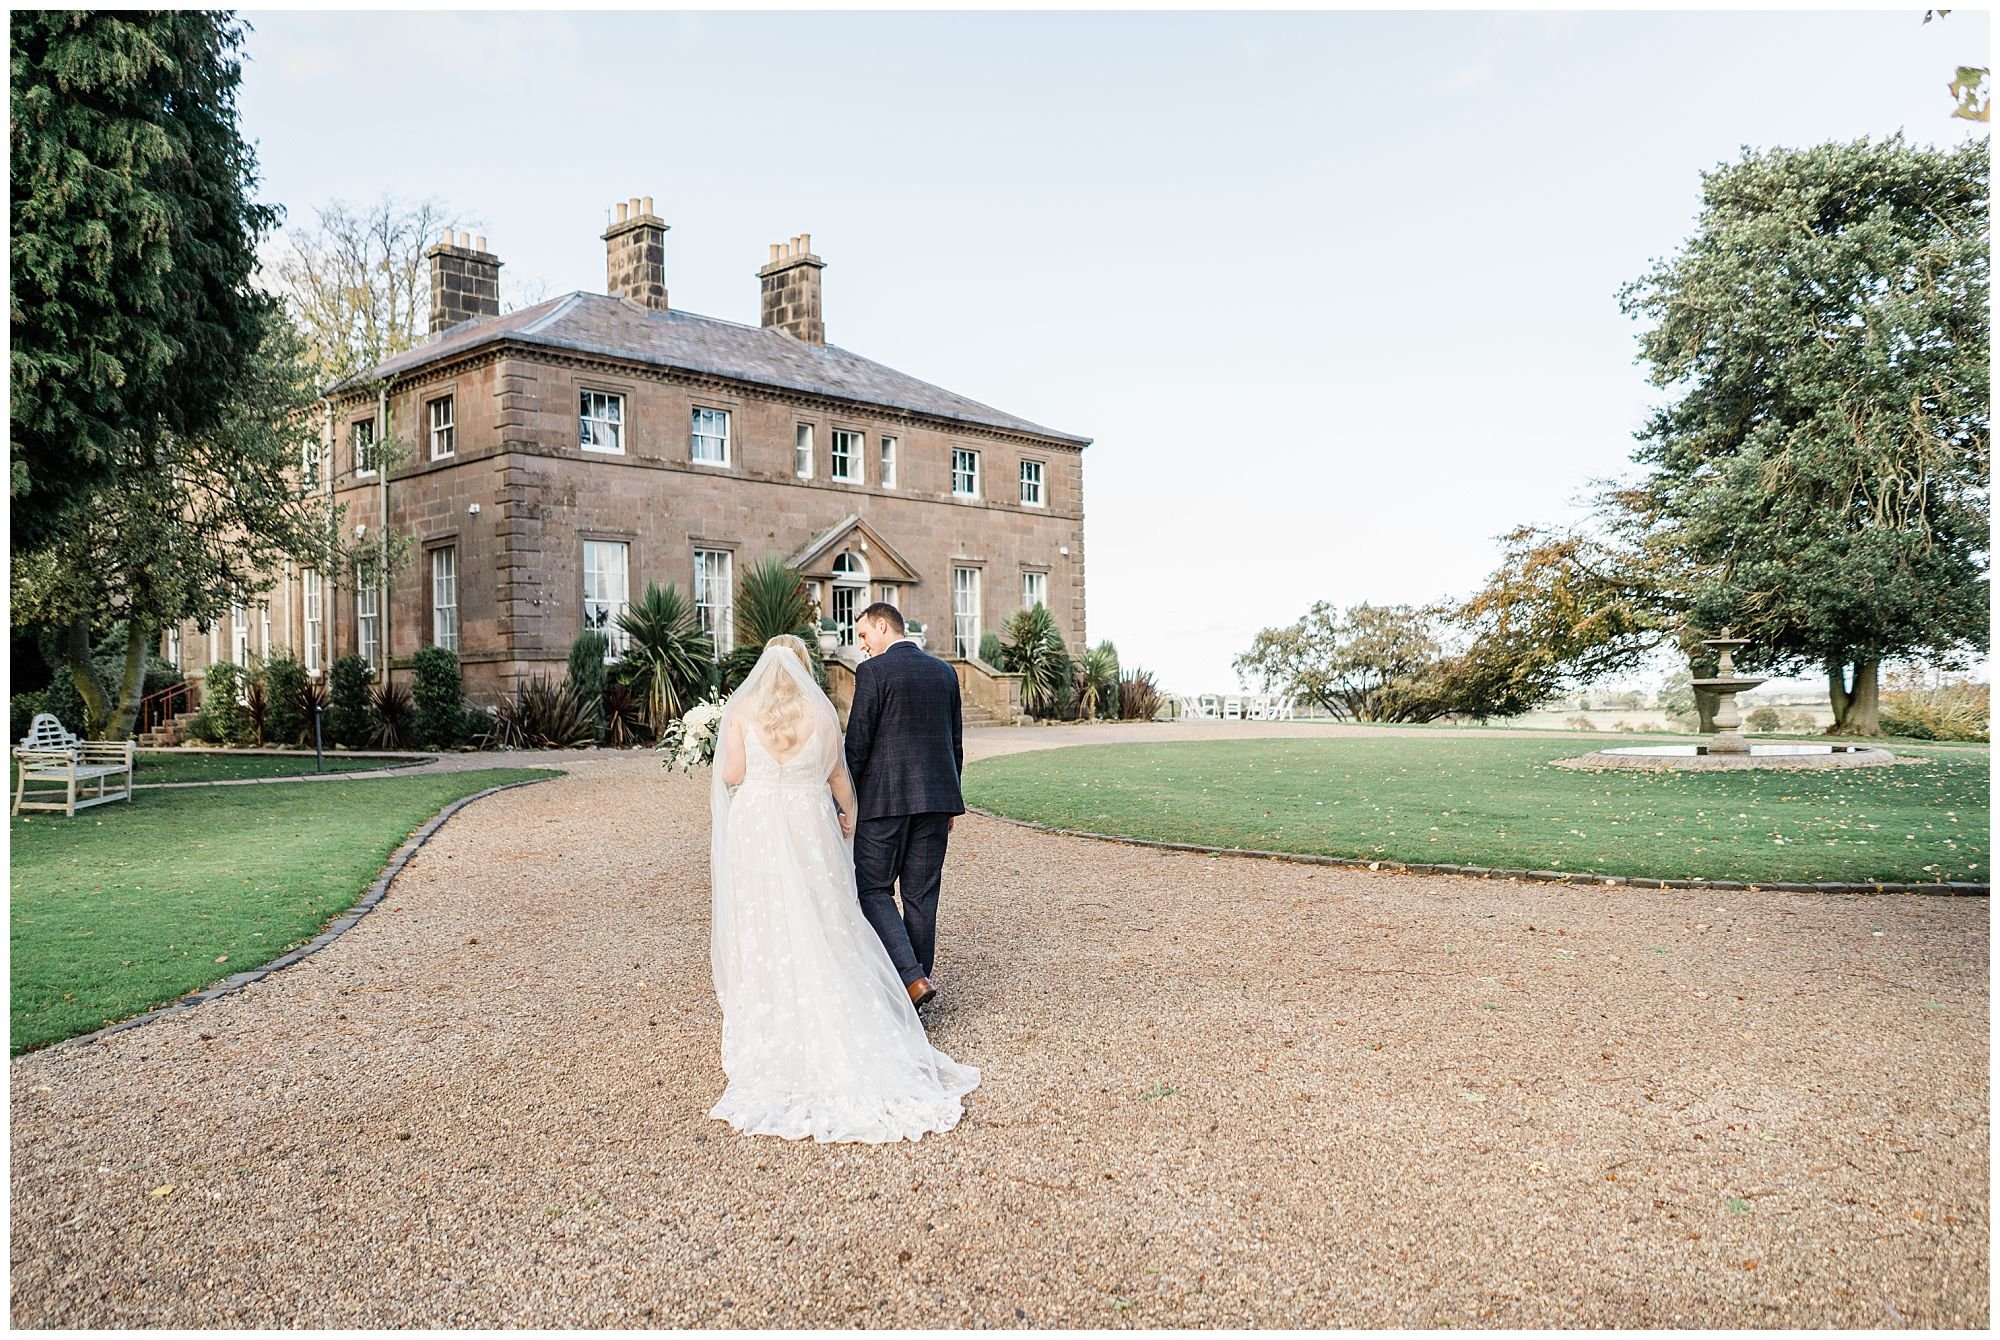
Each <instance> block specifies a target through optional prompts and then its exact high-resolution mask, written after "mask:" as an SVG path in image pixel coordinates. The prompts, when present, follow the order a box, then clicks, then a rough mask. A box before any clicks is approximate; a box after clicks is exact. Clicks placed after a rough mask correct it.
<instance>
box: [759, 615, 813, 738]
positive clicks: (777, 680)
mask: <svg viewBox="0 0 2000 1340" xmlns="http://www.w3.org/2000/svg"><path fill="white" fill-rule="evenodd" d="M773 647H783V648H784V649H785V650H786V651H789V652H791V653H792V654H793V655H794V656H797V657H798V658H799V664H800V665H801V666H803V667H804V668H805V672H806V673H807V674H809V675H810V674H811V673H812V654H811V653H810V652H808V651H807V650H806V644H805V643H804V642H802V641H801V640H799V639H798V638H796V637H794V636H792V635H791V634H790V633H780V634H778V635H777V636H776V637H774V638H772V639H771V640H770V641H769V642H766V643H765V644H764V650H766V651H769V650H770V649H771V648H773ZM805 724H806V700H805V695H804V694H802V693H800V692H799V686H798V684H797V683H796V682H795V681H794V680H793V679H792V677H791V676H790V675H788V674H786V673H785V672H784V670H782V669H780V670H778V671H777V673H775V674H772V675H769V676H767V677H766V682H765V684H764V691H763V693H762V694H761V695H759V698H758V702H757V730H758V732H759V733H760V734H762V735H763V737H764V742H765V744H767V745H769V746H770V747H771V748H772V749H773V750H774V751H775V752H777V753H780V754H789V753H790V752H791V751H792V750H793V749H794V748H795V747H796V746H797V745H798V742H799V735H800V733H801V728H802V727H804V726H805Z"/></svg>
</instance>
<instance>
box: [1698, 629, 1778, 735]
mask: <svg viewBox="0 0 2000 1340" xmlns="http://www.w3.org/2000/svg"><path fill="white" fill-rule="evenodd" d="M1701 645H1702V646H1704V647H1714V648H1715V650H1716V658H1715V659H1716V666H1715V673H1714V674H1713V675H1711V676H1709V677H1708V678H1707V679H1697V680H1695V681H1694V686H1695V687H1696V688H1698V689H1707V690H1708V691H1709V692H1710V693H1713V694H1714V695H1715V696H1716V700H1717V701H1716V704H1715V736H1714V738H1713V739H1711V740H1710V741H1709V742H1708V752H1709V753H1711V754H1747V753H1749V752H1750V742H1749V741H1748V740H1746V739H1744V738H1743V736H1742V734H1741V733H1740V732H1739V731H1738V730H1737V729H1736V728H1737V727H1738V726H1740V725H1742V724H1743V718H1742V717H1740V716H1738V715H1737V714H1736V695H1737V694H1739V693H1747V692H1749V691H1750V690H1751V689H1754V688H1756V687H1757V686H1758V685H1759V684H1762V683H1763V682H1764V681H1763V680H1762V679H1752V678H1749V677H1748V676H1746V675H1739V674H1737V673H1736V664H1735V662H1734V661H1733V660H1731V659H1730V658H1731V657H1732V656H1733V655H1735V652H1736V648H1738V647H1747V646H1749V645H1750V639H1749V638H1747V637H1731V636H1729V630H1728V629H1727V628H1725V629H1723V630H1722V636H1721V637H1709V638H1703V639H1702V643H1701Z"/></svg>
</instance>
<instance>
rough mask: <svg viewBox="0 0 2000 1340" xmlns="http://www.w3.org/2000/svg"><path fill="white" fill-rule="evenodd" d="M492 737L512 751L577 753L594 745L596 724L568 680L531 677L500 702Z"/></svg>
mask: <svg viewBox="0 0 2000 1340" xmlns="http://www.w3.org/2000/svg"><path fill="white" fill-rule="evenodd" d="M494 734H495V736H496V737H497V740H498V742H499V743H500V744H501V745H504V746H508V747H511V748H515V749H580V748H582V747H583V746H585V745H588V744H594V743H596V741H597V722H596V720H595V719H594V718H593V717H592V715H591V713H590V711H589V708H588V706H587V705H586V704H585V703H584V701H583V698H582V697H581V695H579V694H578V693H577V691H576V686H575V685H573V684H571V683H570V682H569V681H568V680H566V679H565V680H563V681H561V682H560V683H558V682H557V681H555V680H552V679H550V678H549V677H548V676H546V675H530V676H528V677H527V678H525V679H523V680H522V681H521V682H520V683H519V684H517V685H516V686H515V688H514V696H513V697H512V698H503V699H501V700H500V712H499V716H498V718H497V719H496V720H495V722H494Z"/></svg>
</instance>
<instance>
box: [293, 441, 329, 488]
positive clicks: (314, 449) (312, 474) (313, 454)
mask: <svg viewBox="0 0 2000 1340" xmlns="http://www.w3.org/2000/svg"><path fill="white" fill-rule="evenodd" d="M324 447H325V443H323V442H321V441H320V440H319V439H318V438H316V437H313V438H307V439H306V440H305V442H303V443H302V444H300V446H299V474H300V475H301V476H302V477H303V478H304V480H305V485H306V490H307V492H317V491H318V490H319V486H320V484H321V482H322V481H321V479H320V477H319V462H320V457H321V456H322V455H323V454H324V451H323V448H324Z"/></svg>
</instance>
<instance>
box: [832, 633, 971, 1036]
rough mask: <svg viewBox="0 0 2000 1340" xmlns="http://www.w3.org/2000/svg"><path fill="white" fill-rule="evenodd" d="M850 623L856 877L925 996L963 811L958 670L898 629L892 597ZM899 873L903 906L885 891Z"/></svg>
mask: <svg viewBox="0 0 2000 1340" xmlns="http://www.w3.org/2000/svg"><path fill="white" fill-rule="evenodd" d="M854 633H855V636H856V637H858V638H859V639H860V640H861V645H862V646H863V647H864V648H866V649H867V652H868V659H867V660H865V661H863V662H862V663H861V664H860V665H859V666H857V667H855V671H854V705H853V706H852V707H851V708H850V709H849V710H848V714H847V772H848V775H849V776H850V777H852V778H853V780H854V790H855V793H856V794H857V795H858V796H859V797H860V801H861V805H860V812H859V815H858V822H857V823H856V825H855V830H854V882H855V886H856V888H857V890H858V891H859V893H860V895H861V910H862V912H863V913H864V914H865V915H866V916H867V918H868V922H869V924H870V925H872V926H873V927H874V928H875V933H876V934H877V935H879V936H881V937H882V944H883V947H884V948H886V949H887V950H888V951H889V961H890V962H891V963H893V964H895V965H896V971H897V972H898V973H899V974H901V976H902V978H903V984H904V985H905V986H907V987H908V988H909V991H910V1000H911V1001H912V1002H914V1003H915V1004H917V1005H923V1004H924V1003H925V1002H927V1001H929V1000H930V998H931V997H932V996H935V995H936V994H937V990H936V988H935V987H933V986H932V985H931V981H930V976H931V964H932V962H933V961H934V959H933V955H934V954H935V953H936V950H937V900H938V886H939V883H940V881H941V880H942V879H943V877H944V849H945V842H946V840H947V838H948V837H949V836H950V833H951V825H952V820H953V818H955V817H956V816H958V815H961V814H963V813H965V801H964V799H963V798H962V797H961V796H960V794H959V789H958V779H959V775H960V774H961V773H962V772H964V771H965V743H964V736H963V720H962V717H961V715H960V711H959V700H958V672H957V671H955V670H953V669H952V668H951V667H950V666H948V665H946V664H945V663H944V662H943V661H941V660H939V659H938V658H937V657H935V656H933V655H931V654H930V653H929V652H927V651H925V650H924V649H923V648H922V647H919V646H918V645H917V644H916V643H915V642H912V641H911V640H910V639H909V638H908V637H907V636H905V635H904V632H903V616H902V613H901V612H900V611H899V610H897V608H896V607H895V606H894V605H889V604H884V603H882V602H880V601H878V602H876V603H875V604H873V605H870V606H869V607H868V608H867V609H865V610H863V611H861V617H860V618H858V619H856V620H855V621H854ZM899 880H900V881H901V882H902V886H903V890H902V891H903V910H902V913H901V914H900V915H898V913H897V911H896V897H895V894H894V893H892V892H891V888H892V886H894V885H895V884H896V883H897V881H899Z"/></svg>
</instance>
